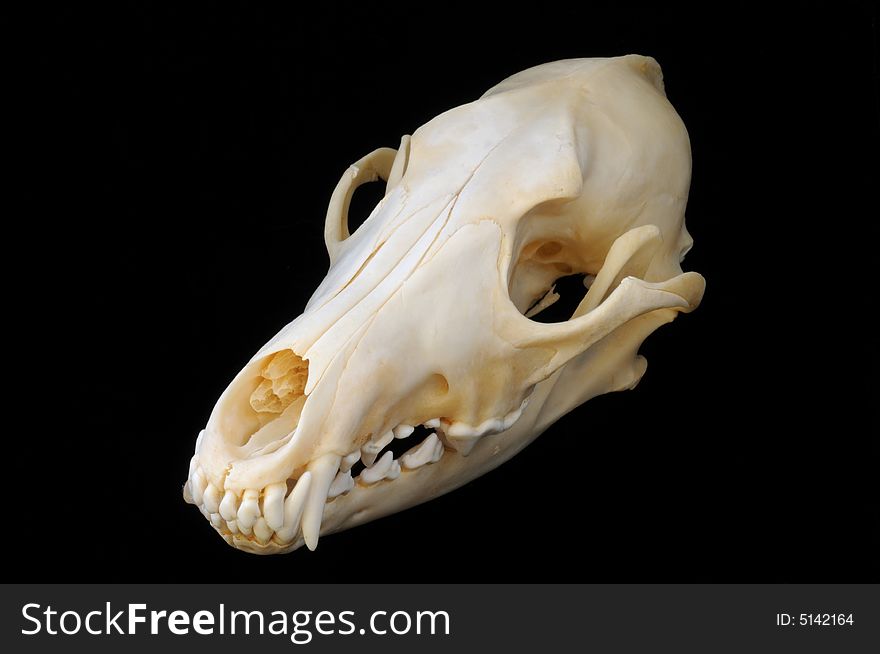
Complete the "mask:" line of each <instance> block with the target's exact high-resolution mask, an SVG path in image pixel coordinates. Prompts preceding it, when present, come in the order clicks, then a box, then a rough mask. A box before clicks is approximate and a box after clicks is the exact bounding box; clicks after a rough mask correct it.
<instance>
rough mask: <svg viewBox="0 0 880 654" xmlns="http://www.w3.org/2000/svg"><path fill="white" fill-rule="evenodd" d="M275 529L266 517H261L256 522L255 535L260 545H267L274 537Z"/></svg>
mask: <svg viewBox="0 0 880 654" xmlns="http://www.w3.org/2000/svg"><path fill="white" fill-rule="evenodd" d="M274 533H275V531H274V530H273V529H272V527H270V526H269V524H268V523H267V522H266V518H263V517H259V518H257V521H256V522H255V523H254V537H255V538H256V539H257V542H258V543H259V544H260V545H265V544H266V543H268V542H269V539H270V538H272V534H274Z"/></svg>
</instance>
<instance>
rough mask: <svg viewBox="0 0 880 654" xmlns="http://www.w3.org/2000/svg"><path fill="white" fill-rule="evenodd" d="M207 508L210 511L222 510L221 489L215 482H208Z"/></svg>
mask: <svg viewBox="0 0 880 654" xmlns="http://www.w3.org/2000/svg"><path fill="white" fill-rule="evenodd" d="M205 509H206V510H207V511H208V513H217V512H218V511H219V510H220V491H218V490H217V487H216V486H215V485H214V484H208V487H207V488H206V489H205Z"/></svg>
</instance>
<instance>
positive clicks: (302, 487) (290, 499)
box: [275, 472, 312, 543]
mask: <svg viewBox="0 0 880 654" xmlns="http://www.w3.org/2000/svg"><path fill="white" fill-rule="evenodd" d="M311 482H312V473H310V472H304V473H303V475H302V476H301V477H300V478H299V480H298V481H297V482H296V486H294V488H293V490H292V491H290V495H288V496H287V499H286V500H284V526H283V527H282V528H281V529H278V530H276V531H275V535H276V536H277V537H278V538H279V539H280V540H281V541H282V542H285V543H289V542H290V541H292V540H293V538H294V537H295V536H296V533H297V532H298V531H299V522H300V520H301V519H302V513H303V509H304V508H305V503H306V498H307V497H308V495H309V487H310V486H311Z"/></svg>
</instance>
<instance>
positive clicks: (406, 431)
mask: <svg viewBox="0 0 880 654" xmlns="http://www.w3.org/2000/svg"><path fill="white" fill-rule="evenodd" d="M415 430H416V428H415V427H413V426H412V425H397V427H395V428H394V429H392V430H391V431H393V432H394V438H406V437H407V436H409V435H410V434H412V433H413V432H414V431H415Z"/></svg>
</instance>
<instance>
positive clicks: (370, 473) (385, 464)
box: [360, 452, 394, 484]
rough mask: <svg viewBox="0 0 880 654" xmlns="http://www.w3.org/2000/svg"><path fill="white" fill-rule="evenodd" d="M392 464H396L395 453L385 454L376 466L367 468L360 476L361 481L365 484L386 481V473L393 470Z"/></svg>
mask: <svg viewBox="0 0 880 654" xmlns="http://www.w3.org/2000/svg"><path fill="white" fill-rule="evenodd" d="M392 463H394V453H393V452H385V454H383V455H382V458H381V459H379V460H378V461H376V464H375V465H374V466H372V467H370V468H367V469H366V470H364V471H363V472H362V473H361V474H360V480H361V481H363V482H364V483H365V484H375V483H376V482H377V481H381V480H383V479H385V475H386V473H388V471H389V470H391V464H392Z"/></svg>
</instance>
